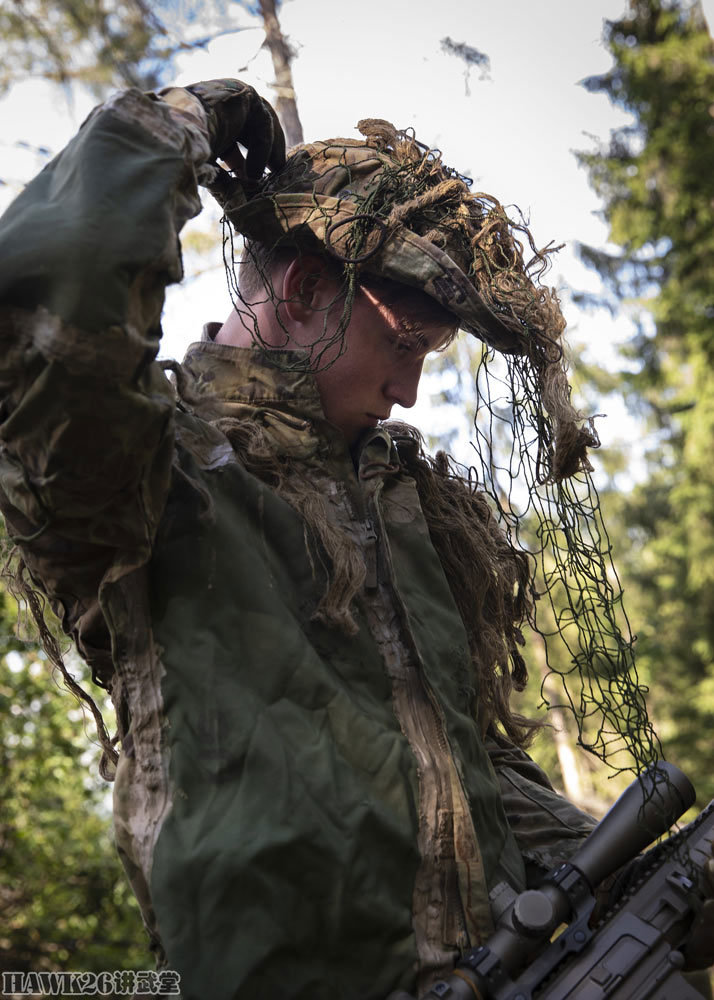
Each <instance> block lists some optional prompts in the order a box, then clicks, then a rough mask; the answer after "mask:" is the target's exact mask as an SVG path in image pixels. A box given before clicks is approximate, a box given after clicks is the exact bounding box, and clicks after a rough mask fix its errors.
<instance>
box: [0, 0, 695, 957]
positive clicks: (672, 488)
mask: <svg viewBox="0 0 714 1000" xmlns="http://www.w3.org/2000/svg"><path fill="white" fill-rule="evenodd" d="M302 2H304V0H292V2H291V3H290V4H289V6H290V8H292V20H291V22H290V23H291V25H293V27H292V29H291V34H290V37H289V38H286V36H285V32H284V31H283V32H281V28H280V25H279V23H278V20H277V17H278V16H279V17H281V18H282V13H283V8H281V7H280V6H278V10H277V11H276V8H275V5H274V4H273V2H272V0H260V2H259V3H256V4H249V3H237V2H230V0H225V2H220V0H185V2H182V3H177V2H171V0H164V2H157V3H144V2H143V0H126V2H124V3H121V4H119V3H115V2H113V0H64V2H45V0H14V2H9V0H2V2H1V3H0V40H2V47H3V60H2V66H1V67H0V88H1V89H2V90H3V91H4V92H5V93H10V92H11V91H12V89H13V88H14V87H16V86H17V84H18V83H19V82H22V81H26V80H28V79H35V78H41V79H44V80H45V81H48V82H49V83H50V84H51V85H52V86H53V87H55V88H57V93H58V95H59V96H58V99H61V100H63V101H67V102H70V103H71V102H72V101H75V100H80V97H81V99H85V100H86V97H87V95H91V98H92V99H93V100H100V99H101V98H102V97H103V96H104V95H106V94H107V93H108V92H109V91H110V90H111V89H113V88H116V87H121V86H129V85H136V86H139V87H142V88H144V89H153V88H156V87H158V86H162V85H164V84H167V83H170V82H172V81H173V80H174V79H175V78H176V68H177V65H178V63H179V62H180V60H181V59H182V58H184V57H185V56H186V54H187V53H191V52H199V53H200V52H206V51H207V50H208V49H209V47H210V45H211V43H212V41H213V40H214V39H216V38H219V37H222V36H223V37H229V38H233V37H236V36H237V35H238V34H239V33H241V32H251V33H253V36H252V37H254V38H255V42H254V48H255V52H256V53H258V52H259V51H262V52H263V54H265V55H267V56H269V58H270V62H271V65H272V70H273V73H274V75H275V79H276V81H277V82H276V89H275V90H274V91H273V98H274V100H275V102H276V105H277V108H278V111H279V112H280V114H281V116H282V118H283V120H284V122H285V124H286V128H287V130H288V133H289V136H290V138H291V140H292V141H298V140H299V139H300V137H301V135H300V128H301V126H300V117H299V114H298V108H299V109H300V110H301V111H302V110H303V109H304V104H303V103H301V100H302V94H301V90H300V86H299V83H297V84H295V89H293V88H294V83H293V77H292V72H291V66H292V65H293V63H294V61H295V59H296V58H297V57H298V55H299V52H300V47H301V45H302V44H303V43H305V44H306V41H307V40H306V38H303V37H299V31H300V24H301V19H300V5H301V3H302ZM544 6H545V8H547V6H548V5H547V4H545V5H544ZM594 6H595V7H597V6H598V4H594ZM615 6H617V7H619V6H621V7H622V10H621V12H620V15H619V16H618V17H616V18H614V19H612V20H608V21H606V22H605V24H604V28H603V31H604V34H603V45H604V47H605V50H606V52H607V53H608V57H609V60H608V61H609V68H608V69H607V70H605V71H604V72H597V73H595V74H594V75H589V71H590V67H589V66H588V65H583V66H582V68H581V77H582V88H583V91H584V93H586V94H589V95H592V96H591V97H590V98H589V99H591V100H596V98H597V96H598V95H600V96H602V95H605V96H606V97H607V98H608V99H609V101H610V102H611V103H612V104H613V105H614V106H615V107H616V108H617V109H619V110H620V111H621V112H622V117H621V121H622V122H624V124H621V125H620V126H619V127H617V128H615V129H614V130H613V131H612V133H611V135H610V136H609V138H608V137H602V136H601V137H592V138H591V140H590V142H589V143H588V142H585V141H584V142H583V144H582V146H583V147H586V148H585V149H581V151H580V152H574V153H573V154H572V155H573V156H575V157H577V159H578V161H579V163H580V165H581V167H582V169H583V171H584V172H585V174H586V176H587V178H588V181H589V184H590V185H591V186H592V189H593V191H594V193H595V195H596V197H597V199H598V206H599V211H600V213H601V218H602V219H603V220H604V222H605V224H606V227H607V234H606V239H605V240H604V241H603V243H602V244H601V245H599V246H593V245H586V244H581V245H579V246H578V247H577V248H576V250H577V253H578V254H579V258H580V260H581V261H582V262H584V263H585V264H587V266H588V267H590V268H592V269H594V273H595V274H596V275H597V276H599V280H598V281H597V282H595V283H594V284H593V283H586V282H584V284H588V285H589V287H588V288H586V289H583V290H580V291H579V290H578V288H571V289H570V292H569V299H568V301H569V302H570V303H571V304H572V306H573V307H577V308H578V309H579V310H581V311H582V314H583V315H585V314H586V313H587V311H588V310H595V311H597V312H598V315H600V316H602V315H603V310H607V311H609V314H610V315H611V316H612V318H613V323H615V322H616V321H619V319H620V318H621V317H623V316H626V317H627V330H628V334H627V336H626V338H625V339H624V342H623V343H622V344H620V345H619V347H617V349H615V348H609V349H608V350H607V351H603V352H602V354H604V355H607V356H606V357H602V356H600V355H599V354H598V352H597V351H593V350H592V344H588V343H587V342H584V341H582V340H581V341H579V340H578V337H577V330H576V331H575V335H574V336H573V337H572V344H573V354H574V358H573V383H574V391H575V396H576V402H577V404H578V405H579V406H580V407H581V408H582V410H583V411H584V412H587V413H600V412H603V411H610V412H615V413H617V414H620V413H621V414H623V420H625V419H626V420H627V421H633V422H635V423H634V425H635V427H636V430H635V432H634V438H635V440H636V442H637V448H636V449H635V448H633V446H632V445H630V446H629V447H628V448H627V449H626V450H620V449H618V447H617V444H616V443H611V444H610V445H609V446H608V448H607V449H606V450H603V451H602V452H601V453H600V454H599V455H598V456H597V458H596V459H595V461H596V465H597V468H596V472H595V479H596V482H597V484H598V487H599V490H600V496H601V502H602V508H603V511H604V520H605V524H606V525H607V528H608V531H609V535H610V540H611V544H612V552H613V553H614V560H615V564H616V566H617V571H618V573H619V577H620V580H621V582H622V586H623V589H624V594H625V605H626V608H627V614H628V616H629V621H630V622H631V623H632V629H633V633H635V634H636V642H635V646H634V648H635V651H636V658H637V669H638V672H639V678H640V682H641V683H642V684H644V685H646V687H647V688H648V696H647V699H648V706H649V713H650V717H651V719H652V721H653V724H654V726H655V728H656V730H657V733H658V734H659V737H660V739H661V741H662V744H663V746H664V751H665V755H666V757H667V758H668V759H670V760H672V761H674V762H675V763H677V764H678V765H679V766H680V767H681V768H682V769H683V770H685V771H686V772H687V773H688V775H689V776H690V778H691V779H692V780H693V782H694V784H695V786H696V787H697V790H698V793H699V796H698V806H699V807H700V808H701V807H702V806H703V805H704V804H706V803H707V802H708V801H709V800H710V799H711V798H713V797H714V739H712V731H713V730H714V460H713V459H712V456H713V455H714V170H713V169H712V165H713V164H714V42H713V41H712V36H711V33H710V31H709V27H708V25H707V20H706V18H705V13H704V10H703V9H702V6H701V4H700V3H691V2H685V0H629V2H628V0H622V3H621V5H620V4H616V5H615ZM313 7H314V3H313ZM336 7H339V3H338V2H337V0H335V2H334V3H333V4H332V5H331V9H332V11H333V13H334V10H335V8H336ZM354 10H355V8H354V7H353V6H352V5H350V12H352V13H351V16H352V14H353V13H354ZM484 11H485V5H484ZM335 30H339V29H338V28H336V29H335ZM306 31H307V29H306ZM327 38H328V40H327V41H326V42H325V41H324V40H323V43H324V44H329V36H327ZM563 43H564V44H567V40H566V39H564V40H563ZM340 44H347V42H346V40H345V39H344V38H343V39H341V42H340ZM440 44H441V51H442V53H443V54H444V57H445V58H448V59H451V60H452V61H454V64H455V65H458V67H459V71H460V72H462V73H463V86H464V88H465V96H466V98H470V97H471V95H472V93H473V92H474V91H476V89H477V88H478V87H479V86H480V85H481V83H480V81H482V80H483V79H484V78H487V77H488V73H489V51H488V46H487V45H486V44H485V43H482V42H481V40H480V38H479V37H476V36H475V35H474V36H473V37H472V36H471V34H469V35H468V37H464V38H452V37H451V36H446V35H444V36H443V37H442V38H441V39H440ZM482 44H483V50H482V49H481V47H480V46H481V45H482ZM243 71H244V72H243ZM250 73H251V68H250V66H242V67H240V66H238V65H236V66H235V68H234V71H233V74H234V75H241V76H242V77H243V78H244V79H248V80H249V81H250V82H252V81H251V79H250ZM201 75H202V76H204V77H205V76H207V75H226V73H225V72H220V73H217V74H215V73H212V74H206V73H205V72H204V73H202V74H201ZM340 84H341V86H343V87H344V88H345V90H347V89H349V87H350V86H352V84H350V81H348V80H343V81H340ZM353 84H354V87H355V88H359V85H360V84H359V80H358V79H357V80H355V81H353ZM431 86H432V87H437V88H438V86H439V82H438V79H437V80H432V81H431ZM261 89H262V90H263V92H265V88H261ZM295 90H296V91H297V102H296V101H295ZM81 95H83V96H81ZM486 99H487V98H486ZM305 110H308V109H305ZM504 114H505V117H506V118H507V117H508V116H507V112H506V113H504ZM548 115H550V116H557V115H558V107H557V105H556V106H554V107H551V108H549V110H548ZM40 124H41V123H37V122H35V121H30V120H28V121H27V122H26V135H25V137H24V139H23V140H22V141H23V142H24V146H25V149H26V151H29V153H30V154H31V156H32V157H34V159H35V160H36V161H37V162H38V163H39V164H40V165H41V163H42V161H43V160H44V159H46V158H47V157H48V156H49V154H50V152H54V151H56V150H49V149H47V148H46V146H45V145H44V139H43V133H42V129H41V127H40ZM350 124H351V119H350ZM399 124H404V123H403V122H400V123H399ZM417 134H418V135H419V137H420V138H421V139H422V140H423V141H426V142H432V141H434V137H432V136H430V135H424V134H421V133H419V132H418V133H417ZM308 137H309V138H312V137H313V136H312V135H310V136H308ZM439 138H440V141H443V144H444V145H446V143H447V140H448V135H445V136H444V137H443V139H442V137H439ZM446 158H447V161H448V160H449V157H448V148H447V150H446ZM6 162H7V161H6ZM455 165H456V166H459V164H458V163H457V164H455ZM520 167H521V169H522V170H523V171H527V170H528V169H529V165H528V160H527V157H525V158H524V159H523V161H522V163H521V164H520ZM0 182H2V184H3V185H4V186H5V188H6V189H8V190H10V189H12V188H13V187H15V188H16V187H17V186H18V183H19V182H18V180H17V178H15V177H12V176H10V175H9V174H8V173H7V170H6V167H4V166H3V167H2V168H0ZM496 193H497V194H498V191H496ZM216 218H217V216H215V215H214V216H213V223H214V224H211V221H210V220H211V216H210V213H209V222H208V223H207V222H205V221H204V222H200V223H199V225H198V226H197V227H194V228H193V229H191V231H190V233H189V234H188V236H187V240H186V248H187V270H188V276H189V284H190V280H191V275H192V274H199V273H201V272H203V271H205V270H211V269H213V270H216V269H218V270H219V271H220V263H219V264H216V259H218V260H220V245H219V239H218V228H217V226H216V225H215V220H216ZM550 229H551V227H549V228H548V230H547V231H548V232H550ZM536 236H537V234H536ZM566 304H567V303H566ZM566 312H567V309H566ZM205 318H206V319H208V318H214V317H208V316H206V317H205ZM479 354H480V352H479V349H478V346H477V345H476V344H471V345H467V344H466V343H465V342H460V343H459V344H458V345H457V346H456V347H455V348H454V350H453V352H452V353H450V354H449V355H445V356H444V357H442V358H440V359H439V361H438V363H437V364H436V365H435V366H434V369H433V373H432V377H431V378H430V380H429V385H431V386H432V397H433V398H432V401H431V405H432V407H434V408H436V409H438V408H439V407H441V408H442V410H443V412H444V413H446V414H447V416H446V417H443V418H439V419H437V418H436V417H434V418H433V419H432V418H431V417H429V420H430V424H429V426H431V427H432V428H433V429H434V433H432V435H431V439H430V444H431V445H432V446H435V447H438V446H442V445H444V444H445V445H447V446H448V447H451V448H453V449H455V450H456V451H457V453H458V449H459V448H461V447H463V445H462V442H463V441H464V440H466V439H467V438H468V426H469V422H470V417H469V415H468V414H469V412H470V410H471V409H472V408H473V405H474V401H473V398H472V395H473V392H472V379H470V377H469V374H470V373H472V372H473V371H474V370H475V366H476V365H477V362H478V357H479ZM415 422H419V421H415ZM631 436H632V435H631ZM464 455H465V457H463V458H462V460H463V461H466V462H467V463H468V462H469V461H470V460H469V458H468V453H467V452H465V453H464ZM459 457H461V456H459ZM21 618H22V616H21ZM549 655H550V660H551V664H552V666H554V667H555V668H556V669H557V670H559V671H563V672H565V671H567V670H568V669H569V666H570V664H569V662H568V654H567V651H566V650H558V649H557V648H556V647H555V645H553V646H552V648H551V650H550V654H549ZM528 659H529V669H530V674H531V684H530V686H529V688H528V690H527V692H526V694H525V696H524V709H525V711H526V712H528V713H529V714H534V713H536V712H538V711H542V701H543V698H542V696H541V684H542V685H543V688H542V694H543V696H544V697H545V698H546V699H547V700H548V701H550V702H551V703H553V706H554V707H553V708H552V709H551V715H550V721H551V722H552V723H553V725H554V728H552V729H547V730H546V731H545V733H544V734H543V735H542V736H541V737H540V738H539V740H538V742H537V743H536V744H535V746H534V749H533V754H534V756H535V757H536V758H537V759H538V760H539V761H540V762H541V763H543V764H544V766H545V767H546V768H547V770H548V771H549V773H550V774H551V775H552V776H553V778H554V780H555V781H556V782H557V783H559V785H560V786H561V787H562V788H563V789H564V790H565V791H566V792H567V794H568V795H569V796H570V797H571V798H572V799H574V800H575V801H577V802H579V803H580V804H581V805H583V806H584V807H585V808H587V809H589V810H590V811H592V812H595V813H597V814H601V813H602V812H603V811H604V810H605V809H606V808H607V806H608V805H609V804H610V803H611V802H612V800H613V798H614V797H615V795H616V794H617V793H618V792H619V791H620V790H621V787H622V784H621V783H618V779H611V778H610V777H609V776H608V773H607V770H606V769H604V768H603V767H602V765H601V764H600V763H599V762H598V760H597V759H595V758H592V757H591V756H589V755H588V754H586V753H585V752H584V751H582V750H578V749H577V748H576V742H577V729H576V728H575V726H574V723H573V720H572V718H571V717H570V716H569V714H568V713H567V711H563V710H561V709H560V708H559V707H558V704H557V703H558V701H559V697H558V693H557V690H556V689H555V688H554V687H553V684H552V680H551V681H549V680H548V679H547V677H546V674H547V668H546V664H545V658H544V654H543V651H542V649H541V647H539V646H537V645H533V646H532V648H530V649H529V657H528ZM68 663H69V664H70V667H71V670H72V672H73V673H74V674H75V676H76V677H77V678H78V679H80V680H82V681H84V680H86V678H85V677H84V674H83V669H82V665H81V663H80V662H78V661H77V660H76V659H72V657H71V655H70V656H69V658H68ZM50 674H51V670H50V667H49V665H48V663H47V661H46V657H45V654H44V653H43V651H42V650H41V648H40V647H39V645H38V644H37V642H36V641H35V639H33V633H32V630H31V629H30V628H29V627H27V628H24V629H23V628H22V627H20V628H18V625H17V608H16V606H15V603H14V600H13V599H12V597H11V596H10V595H9V594H8V593H7V592H5V591H2V592H0V760H1V767H0V774H1V775H2V782H1V783H0V913H1V914H2V917H1V922H0V971H2V970H7V969H12V970H30V969H33V970H39V969H70V968H81V969H85V970H97V971H98V970H109V969H131V968H136V969H140V968H151V966H152V962H151V958H150V956H149V955H148V952H147V949H146V944H145V939H144V935H143V931H142V928H141V924H140V921H139V917H138V911H137V910H136V907H135V904H134V903H133V901H132V899H131V898H130V893H129V891H128V889H127V887H126V885H125V882H124V878H123V875H122V873H121V870H120V866H119V863H118V861H117V860H116V858H115V855H114V851H113V846H112V836H111V826H110V805H109V797H108V791H107V789H108V786H107V785H106V784H105V783H104V782H102V781H101V779H100V778H99V776H98V773H97V761H98V756H99V755H98V751H97V750H96V748H95V746H94V745H93V743H92V724H91V719H90V718H88V717H87V718H85V714H84V713H83V711H82V709H81V708H79V707H78V705H77V703H76V701H75V700H74V699H73V698H72V697H71V695H69V694H68V693H67V692H66V691H64V690H63V689H62V686H61V684H59V683H56V682H54V681H53V680H51V679H50ZM103 707H104V706H103ZM106 712H107V717H110V708H109V706H106Z"/></svg>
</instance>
